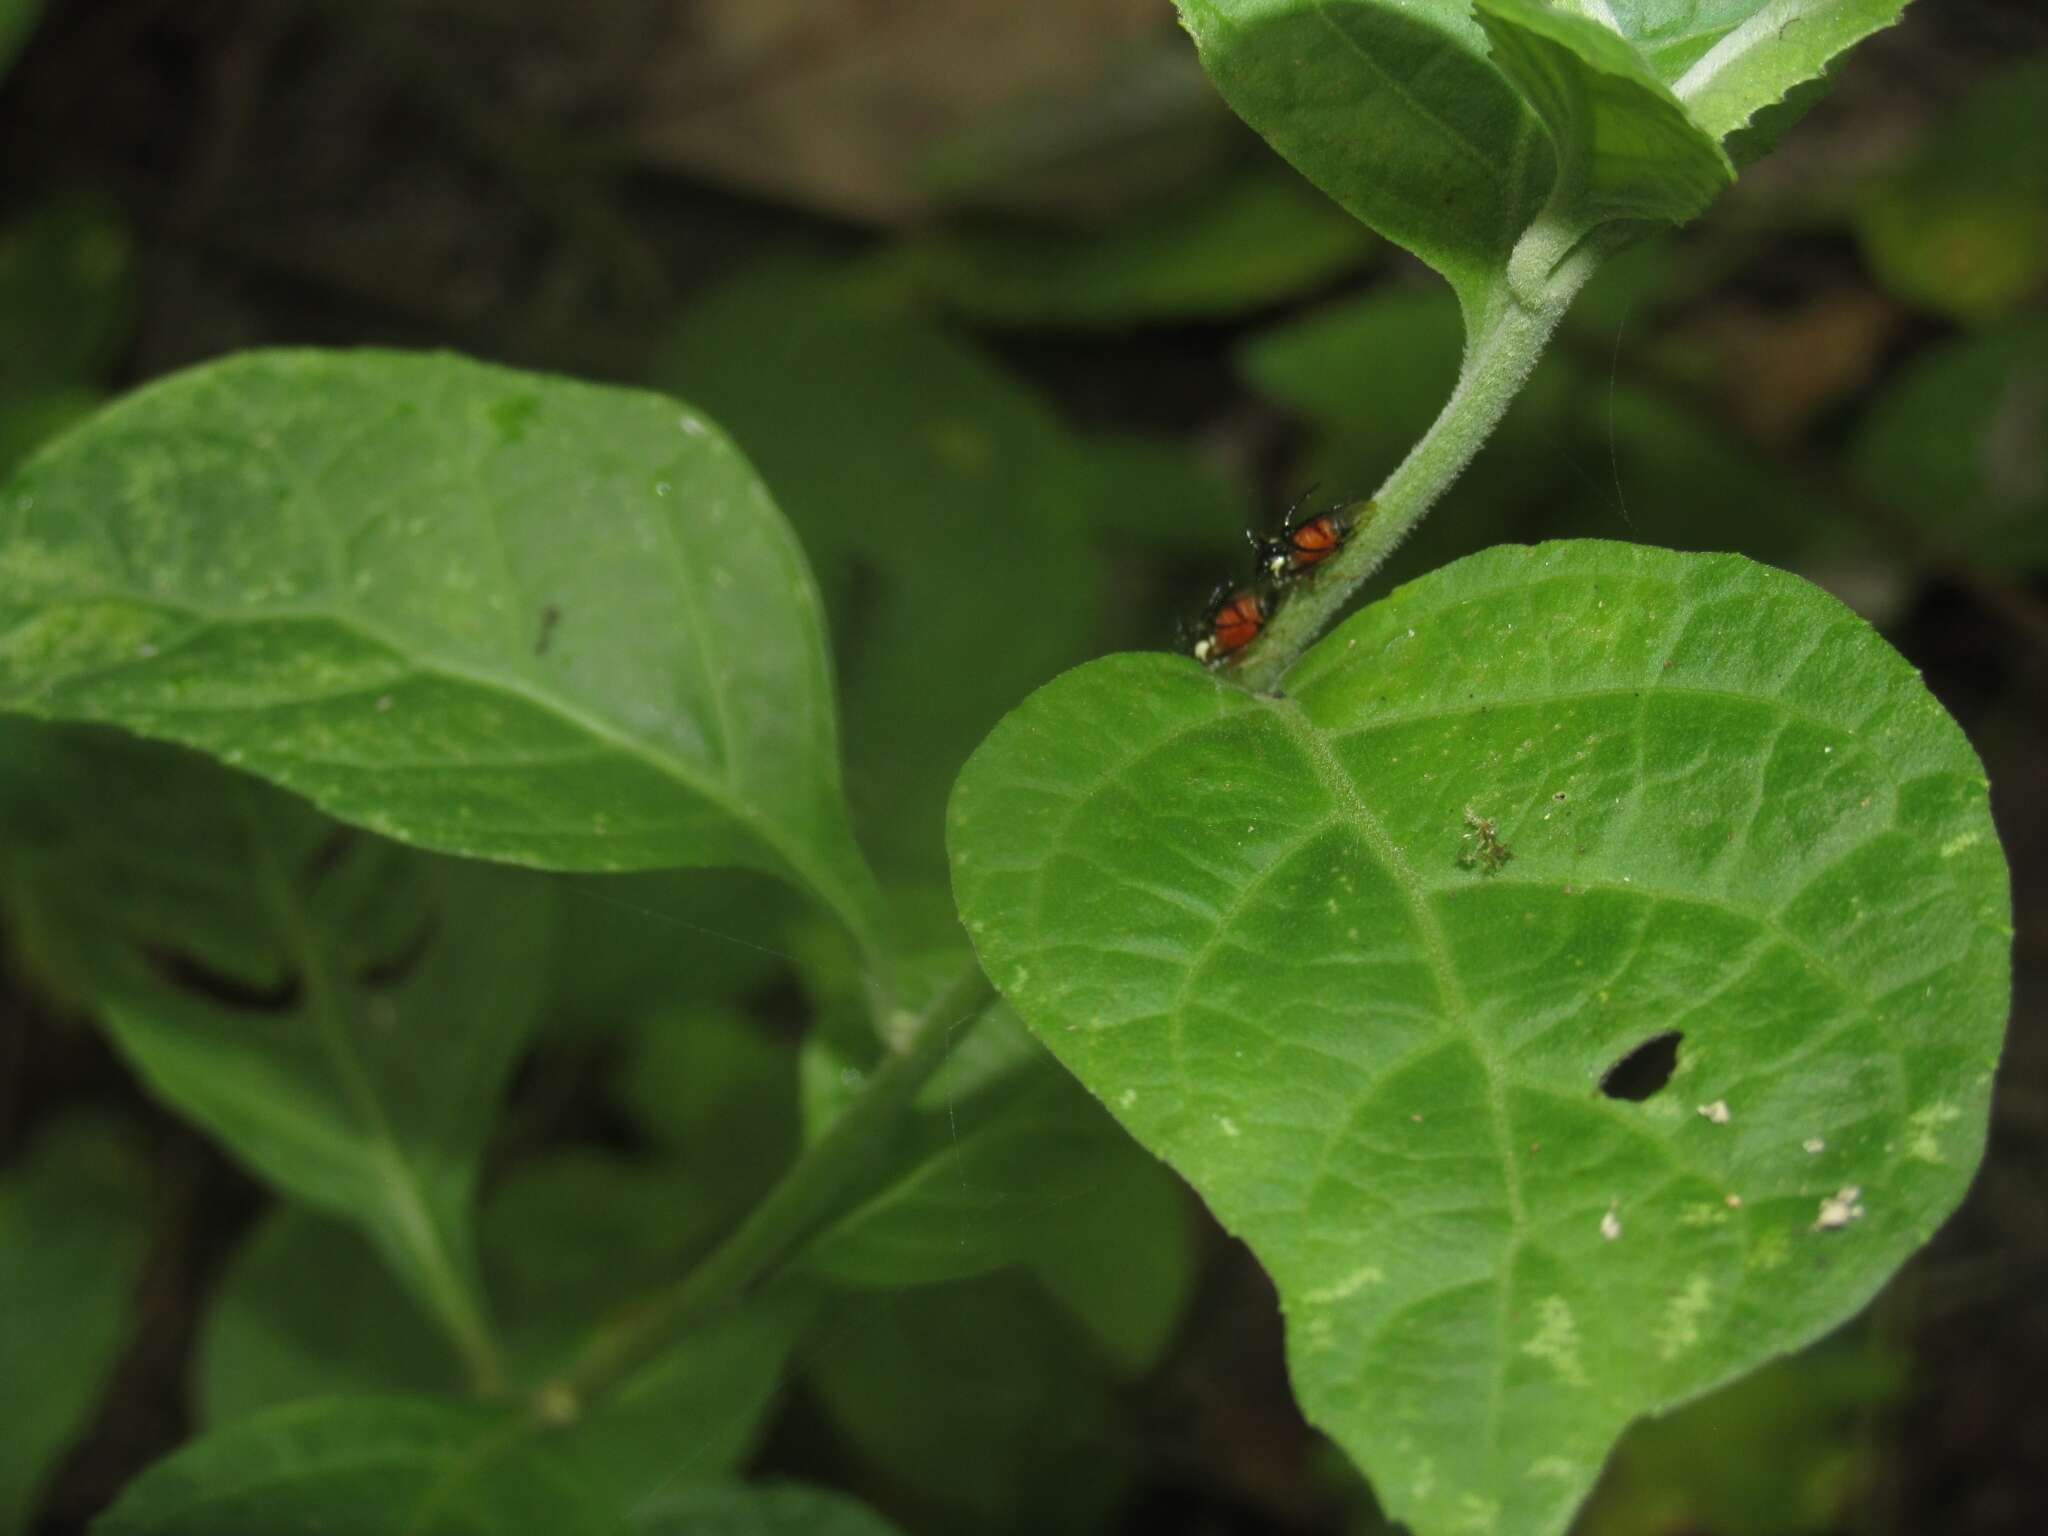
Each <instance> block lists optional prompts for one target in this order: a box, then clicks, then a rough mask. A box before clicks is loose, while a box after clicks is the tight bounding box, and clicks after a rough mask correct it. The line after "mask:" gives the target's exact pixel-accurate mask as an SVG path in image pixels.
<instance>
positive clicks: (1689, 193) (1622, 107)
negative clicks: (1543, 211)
mask: <svg viewBox="0 0 2048 1536" xmlns="http://www.w3.org/2000/svg"><path fill="white" fill-rule="evenodd" d="M1596 6H1597V9H1596V10H1595V11H1594V15H1596V16H1597V15H1598V14H1599V11H1601V10H1604V9H1605V6H1604V4H1602V3H1600V0H1596ZM1477 16H1478V19H1479V25H1480V26H1481V27H1482V28H1484V29H1485V31H1486V36H1487V38H1488V40H1489V41H1490V42H1491V43H1492V44H1493V61H1494V63H1495V65H1496V66H1498V67H1499V68H1500V69H1501V70H1502V71H1503V72H1504V73H1505V74H1506V75H1507V77H1508V78H1509V79H1510V80H1512V81H1513V82H1514V83H1515V85H1516V87H1517V88H1518V89H1519V90H1520V91H1521V93H1522V95H1523V97H1524V99H1526V100H1527V101H1528V103H1529V104H1530V105H1531V106H1532V107H1534V108H1535V110H1536V114H1537V116H1538V117H1540V118H1542V120H1543V126H1544V128H1545V129H1546V130H1547V131H1548V132H1549V134H1550V142H1551V148H1552V150H1553V151H1554V153H1555V154H1556V157H1557V165H1558V188H1559V190H1560V191H1562V192H1563V194H1564V196H1563V198H1562V200H1561V199H1560V197H1559V192H1558V191H1553V193H1552V198H1551V201H1552V205H1553V208H1554V209H1555V211H1556V212H1557V213H1559V214H1560V215H1562V216H1563V217H1564V218H1565V219H1566V220H1567V222H1569V223H1570V224H1572V225H1573V226H1575V227H1578V228H1591V227H1593V226H1594V225H1597V224H1604V223H1607V222H1609V221H1611V220H1615V219H1668V220H1670V221H1672V222H1674V223H1684V222H1685V221H1686V220H1687V219H1690V218H1694V217H1696V216H1697V215H1698V214H1700V213H1701V212H1703V211H1704V210H1705V208H1706V206H1707V204H1709V203H1711V202H1712V201H1713V200H1714V198H1715V197H1716V196H1717V195H1718V194H1719V193H1720V191H1721V189H1722V188H1723V187H1725V186H1726V185H1728V183H1730V182H1731V181H1733V180H1734V179H1735V167H1734V166H1733V165H1732V164H1730V163H1729V160H1728V156H1727V154H1726V153H1725V152H1724V151H1723V150H1722V148H1721V146H1720V144H1719V143H1718V142H1717V141H1716V139H1715V137H1714V135H1712V134H1710V133H1708V132H1707V131H1706V130H1705V129H1704V128H1702V127H1701V126H1700V125H1699V124H1698V123H1696V122H1695V121H1693V119H1692V117H1691V116H1690V114H1688V113H1687V111H1686V109H1685V106H1684V104H1683V103H1681V102H1680V101H1679V100H1678V98H1677V97H1675V96H1673V95H1672V94H1671V91H1670V90H1669V88H1668V87H1667V86H1666V85H1665V84H1664V82H1663V81H1661V80H1659V79H1658V78H1657V77H1656V75H1655V74H1654V73H1653V72H1652V70H1651V68H1650V65H1649V62H1648V61H1647V60H1646V59H1644V58H1643V56H1642V55H1641V54H1639V53H1637V52H1636V51H1635V49H1634V48H1632V47H1630V46H1629V44H1628V42H1627V40H1626V39H1624V38H1623V37H1622V36H1621V35H1620V34H1619V33H1618V32H1616V31H1615V30H1613V29H1612V28H1611V27H1609V26H1607V25H1604V24H1603V23H1602V22H1601V21H1599V20H1593V19H1588V17H1587V16H1583V15H1578V14H1575V13H1573V12H1571V11H1568V10H1559V9H1556V8H1554V7H1553V6H1552V5H1550V4H1549V3H1547V0H1478V8H1477ZM1560 201H1562V206H1559V205H1560Z"/></svg>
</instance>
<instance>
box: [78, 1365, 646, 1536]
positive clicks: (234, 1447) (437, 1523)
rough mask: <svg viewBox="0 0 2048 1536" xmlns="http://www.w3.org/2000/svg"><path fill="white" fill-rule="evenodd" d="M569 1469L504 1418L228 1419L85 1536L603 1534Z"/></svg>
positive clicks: (351, 1401) (388, 1405)
mask: <svg viewBox="0 0 2048 1536" xmlns="http://www.w3.org/2000/svg"><path fill="white" fill-rule="evenodd" d="M617 1529H618V1526H617V1523H616V1520H615V1518H614V1517H612V1516H611V1515H610V1514H609V1512H607V1511H606V1509H605V1507H604V1505H603V1503H602V1502H601V1501H600V1500H599V1498H598V1497H597V1494H596V1492H595V1490H594V1489H593V1488H592V1487H591V1486H590V1484H589V1482H588V1481H587V1480H586V1479H585V1478H584V1476H583V1475H582V1473H581V1472H580V1471H579V1470H578V1469H577V1468H576V1467H575V1466H574V1465H573V1464H571V1463H570V1462H568V1461H567V1460H565V1459H563V1458H562V1457H560V1456H558V1455H557V1454H556V1453H555V1452H554V1451H552V1450H551V1449H550V1448H548V1447H547V1446H545V1445H541V1444H537V1443H536V1442H535V1437H534V1433H533V1428H532V1425H531V1423H530V1422H529V1421H528V1420H527V1419H525V1418H524V1417H522V1416H520V1415H518V1414H514V1413H509V1412H507V1411H505V1410H503V1409H491V1408H483V1407H477V1406H472V1405H467V1404H459V1403H448V1402H438V1401H434V1400H431V1399H425V1398H406V1397H352V1398H323V1399H320V1400H319V1401H316V1402H310V1403H293V1404H291V1405H289V1406H287V1407H283V1408H276V1409H272V1410H270V1411H269V1412H267V1413H262V1414H258V1415H257V1416H256V1417H254V1418H250V1419H243V1420H239V1421H237V1422H236V1423H233V1424H230V1425H228V1426H227V1427H226V1428H224V1429H218V1430H215V1431H214V1432H213V1433H212V1434H209V1435H205V1436H203V1437H201V1438H200V1439H198V1440H195V1441H192V1442H191V1443H190V1444H188V1445H186V1446H185V1447H184V1448H183V1449H181V1450H179V1451H178V1452H176V1453H175V1454H174V1455H172V1456H170V1457H169V1458H168V1459H166V1460H164V1461H160V1462H158V1463H157V1464H156V1465H155V1466H153V1467H151V1468H149V1469H148V1470H147V1471H146V1472H144V1473H143V1474H142V1475H141V1476H140V1477H138V1478H137V1479H135V1481H134V1482H132V1483H130V1484H129V1485H128V1486H127V1487H126V1488H125V1489H123V1490H122V1493H121V1496H120V1498H119V1499H117V1500H116V1501H115V1503H114V1507H113V1508H112V1509H110V1510H108V1511H107V1512H106V1513H105V1514H104V1515H102V1516H100V1518H99V1519H97V1520H95V1521H94V1522H93V1525H92V1536H283V1533H305V1536H312V1533H314V1532H338V1531H346V1532H347V1533H348V1536H612V1533H613V1532H615V1531H616V1530H617Z"/></svg>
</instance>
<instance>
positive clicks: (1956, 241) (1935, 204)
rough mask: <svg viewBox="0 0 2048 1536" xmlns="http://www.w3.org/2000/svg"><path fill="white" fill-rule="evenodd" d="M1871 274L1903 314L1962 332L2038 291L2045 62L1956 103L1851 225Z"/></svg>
mask: <svg viewBox="0 0 2048 1536" xmlns="http://www.w3.org/2000/svg"><path fill="white" fill-rule="evenodd" d="M1858 228H1859V230H1860V231H1861V233H1862V237H1863V248H1864V251H1865V254H1866V255H1867V257H1868V259H1869V261H1870V265H1871V270H1872V271H1873V272H1874V273H1875V274H1876V276H1877V278H1878V280H1879V281H1880V282H1882V283H1883V284H1884V285H1885V286H1886V287H1887V288H1889V289H1890V290H1891V291H1892V292H1893V293H1895V294H1897V295H1898V296H1899V297H1900V298H1902V299H1904V300H1906V301H1907V302H1908V303H1911V304H1915V305H1918V306H1920V307H1922V308H1926V309H1931V310H1933V311H1935V312H1936V313H1938V314H1942V315H1947V316H1951V317H1953V318H1955V319H1957V320H1962V321H1965V322H1969V323H1973V324H1983V323H1985V322H1987V321H1991V320H1995V319H1996V318H1998V317H1999V316H2001V315H2007V314H2010V313H2012V312H2013V310H2015V309H2016V308H2018V307H2019V306H2020V305H2022V304H2024V303H2026V302H2027V301H2028V300H2029V299H2032V298H2035V297H2037V296H2039V295H2040V293H2041V292H2042V289H2043V287H2044V285H2048V58H2035V59H2027V60H2023V61H2021V62H2020V63H2018V64H2015V65H2013V66H2012V67H2011V68H2010V69H2008V70H2006V71H2005V72H2004V73H2002V74H1998V75H1994V76H1992V77H1991V78H1990V79H1988V80H1986V81H1985V82H1984V83H1983V84H1981V85H1979V86H1978V87H1977V88H1976V89H1975V90H1974V91H1973V92H1971V94H1970V95H1968V96H1967V97H1965V98H1964V99H1963V100H1962V102H1961V103H1959V104H1958V105H1957V107H1956V108H1955V110H1954V111H1953V112H1951V113H1950V114H1949V115H1948V116H1947V117H1946V118H1945V119H1944V120H1943V121H1942V122H1941V123H1940V124H1938V125H1937V126H1936V128H1935V129H1934V131H1933V132H1932V133H1930V134H1929V135H1928V136H1927V137H1926V138H1925V139H1924V140H1922V141H1921V142H1920V144H1919V146H1918V147H1917V149H1916V150H1915V152H1914V153H1913V154H1912V155H1911V156H1910V157H1909V158H1908V159H1907V161H1906V163H1905V164H1903V165H1901V166H1900V167H1898V168H1897V169H1896V170H1895V171H1893V172H1892V173H1891V174H1889V175H1887V176H1886V177H1885V178H1884V179H1883V180H1881V181H1880V182H1878V183H1877V185H1875V186H1873V187H1872V188H1871V189H1870V191H1869V193H1868V194H1867V196H1866V198H1865V200H1864V204H1863V207H1862V210H1861V213H1860V217H1859V219H1858Z"/></svg>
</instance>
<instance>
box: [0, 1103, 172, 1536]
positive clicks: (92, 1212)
mask: <svg viewBox="0 0 2048 1536" xmlns="http://www.w3.org/2000/svg"><path fill="white" fill-rule="evenodd" d="M148 1214H149V1175H148V1171H147V1168H146V1166H145V1164H144V1162H143V1159H142V1156H141V1152H140V1149H138V1148H137V1147H136V1146H135V1145H134V1144H133V1142H132V1141H131V1139H130V1138H129V1136H128V1134H127V1131H126V1128H125V1127H123V1126H121V1125H119V1124H117V1123H115V1122H113V1121H110V1120H105V1119H101V1118H98V1117H96V1116H89V1115H74V1116H72V1117H69V1118H66V1119H63V1120H60V1121H57V1122H56V1123H54V1124H53V1125H51V1126H50V1127H49V1128H48V1129H47V1130H45V1131H43V1132H42V1134H41V1135H40V1136H39V1137H38V1138H37V1139H36V1141H35V1142H34V1143H33V1144H32V1145H31V1146H30V1147H29V1148H28V1150H27V1152H26V1153H24V1154H23V1155H22V1157H21V1158H20V1160H19V1161H17V1162H15V1163H13V1164H11V1165H10V1166H9V1167H7V1168H6V1169H5V1170H0V1381H4V1382H6V1383H7V1390H8V1392H9V1393H10V1394H11V1395H12V1396H13V1397H14V1399H15V1402H16V1405H17V1410H18V1411H16V1412H14V1413H12V1414H10V1415H9V1422H8V1428H7V1432H6V1433H5V1434H0V1536H15V1533H17V1532H21V1531H26V1530H28V1529H29V1526H30V1517H31V1516H32V1515H33V1514H34V1513H35V1505H36V1494H37V1490H38V1489H39V1488H40V1487H41V1485H42V1483H43V1480H44V1478H45V1477H47V1476H48V1474H49V1472H50V1470H51V1467H52V1464H53V1463H54V1462H55V1461H56V1459H57V1457H58V1456H59V1455H60V1454H61V1453H62V1452H63V1451H64V1450H65V1448H66V1447H67V1446H69V1445H70V1443H71V1441H72V1439H73V1437H75V1436H76V1435H77V1434H78V1433H79V1431H80V1430H81V1429H83V1428H84V1426H85V1424H86V1422H87V1419H88V1416H89V1415H90V1414H91V1412H92V1410H93V1408H94V1407H95V1406H96V1405H97V1403H98V1401H99V1396H100V1392H101V1389H102V1388H103V1387H104V1386H105V1384H106V1381H107V1378H108V1376H109V1375H110V1374H111V1373H112V1371H113V1368H114V1363H115V1361H116V1360H117V1359H118V1358H119V1356H120V1353H121V1350H122V1348H123V1346H124V1345H125V1344H126V1343H127V1340H128V1332H129V1323H130V1317H131V1307H130V1300H131V1297H130V1293H131V1292H132V1291H133V1290H134V1288H135V1282H136V1279H137V1277H138V1275H139V1274H140V1272H141V1269H142V1256H143V1249H144V1244H145V1243H146V1242H147V1240H148V1237H149V1228H148ZM30 1405H33V1411H32V1412H31V1411H29V1408H30Z"/></svg>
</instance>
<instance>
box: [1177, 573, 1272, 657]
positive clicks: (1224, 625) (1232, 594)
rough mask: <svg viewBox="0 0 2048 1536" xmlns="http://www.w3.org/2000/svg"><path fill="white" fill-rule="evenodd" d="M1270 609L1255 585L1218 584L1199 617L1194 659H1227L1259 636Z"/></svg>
mask: <svg viewBox="0 0 2048 1536" xmlns="http://www.w3.org/2000/svg"><path fill="white" fill-rule="evenodd" d="M1270 611H1271V609H1270V606H1269V605H1268V603H1267V601H1266V594H1265V593H1263V592H1261V591H1259V590H1257V589H1256V588H1254V587H1232V586H1229V585H1227V584H1226V585H1224V586H1220V587H1218V588H1217V589H1216V595H1215V596H1214V597H1212V598H1210V599H1209V608H1208V612H1207V613H1206V614H1205V615H1204V617H1203V619H1202V636H1201V638H1200V639H1199V640H1197V641H1196V642H1195V660H1197V661H1199V662H1201V663H1202V664H1203V665H1204V666H1208V667H1214V666H1220V665H1221V664H1222V663H1224V662H1226V661H1228V660H1229V659H1230V658H1231V657H1233V656H1235V655H1236V654H1237V653H1238V652H1239V651H1241V650H1243V649H1244V648H1245V647H1246V646H1248V645H1250V644H1251V643H1252V642H1253V641H1254V640H1256V639H1258V638H1259V631H1260V630H1262V629H1264V628H1265V627H1266V615H1267V614H1268V613H1269V612H1270Z"/></svg>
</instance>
